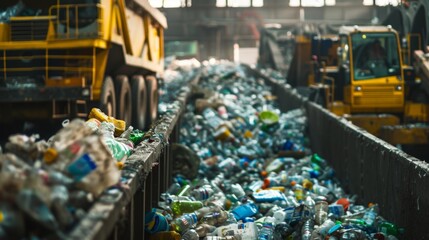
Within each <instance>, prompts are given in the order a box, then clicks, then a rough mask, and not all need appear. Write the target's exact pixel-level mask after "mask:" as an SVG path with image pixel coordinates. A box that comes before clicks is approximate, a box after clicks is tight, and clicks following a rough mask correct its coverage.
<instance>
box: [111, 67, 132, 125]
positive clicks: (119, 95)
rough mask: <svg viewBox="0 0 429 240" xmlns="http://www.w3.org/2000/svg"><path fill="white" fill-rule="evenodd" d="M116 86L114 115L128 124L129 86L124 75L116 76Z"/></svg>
mask: <svg viewBox="0 0 429 240" xmlns="http://www.w3.org/2000/svg"><path fill="white" fill-rule="evenodd" d="M115 87H116V113H117V114H116V115H117V118H118V119H120V120H124V121H125V122H126V123H127V124H128V125H129V124H130V123H131V117H132V116H131V108H132V106H131V88H130V84H129V83H128V78H127V77H126V76H122V75H120V76H117V77H116V80H115Z"/></svg>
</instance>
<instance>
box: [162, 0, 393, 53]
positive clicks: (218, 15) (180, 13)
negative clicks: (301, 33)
mask: <svg viewBox="0 0 429 240" xmlns="http://www.w3.org/2000/svg"><path fill="white" fill-rule="evenodd" d="M215 2H216V1H214V0H193V1H192V6H191V7H185V8H161V9H160V10H161V11H162V12H163V13H164V14H165V15H166V16H167V20H168V25H169V27H168V30H167V31H166V33H165V40H166V41H167V42H168V41H175V40H192V41H197V42H198V45H199V47H198V52H199V59H200V60H203V59H208V58H209V57H216V58H226V59H233V45H234V43H238V44H239V46H240V47H257V46H258V40H259V32H258V29H259V28H260V27H261V26H263V25H264V24H267V23H280V24H283V25H298V24H302V23H303V22H304V21H305V22H306V23H318V24H320V23H323V24H327V25H334V26H339V25H347V24H353V25H354V24H360V25H362V24H370V23H371V20H372V19H373V18H374V17H375V16H377V17H378V19H380V22H381V21H382V20H383V19H384V18H385V16H387V14H388V13H389V12H390V11H391V7H373V6H363V5H362V1H361V0H359V1H356V0H354V1H351V0H348V1H344V0H343V1H341V0H337V5H336V6H325V7H307V8H303V9H300V8H299V7H289V6H288V4H289V1H288V0H265V1H264V2H265V3H264V7H251V8H232V7H222V8H218V7H216V6H215Z"/></svg>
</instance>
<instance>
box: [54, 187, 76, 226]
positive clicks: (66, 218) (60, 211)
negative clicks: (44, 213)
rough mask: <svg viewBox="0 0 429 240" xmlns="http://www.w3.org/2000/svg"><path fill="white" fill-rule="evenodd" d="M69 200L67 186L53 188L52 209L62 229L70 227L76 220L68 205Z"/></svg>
mask: <svg viewBox="0 0 429 240" xmlns="http://www.w3.org/2000/svg"><path fill="white" fill-rule="evenodd" d="M68 199H69V194H68V190H67V188H66V187H65V186H63V185H56V186H53V187H52V188H51V209H52V211H53V213H54V215H55V217H56V219H57V221H58V223H59V224H60V225H61V226H62V227H67V226H70V225H71V224H72V223H73V220H74V219H73V216H72V214H71V213H70V211H69V210H68V208H67V205H66V204H67V201H68Z"/></svg>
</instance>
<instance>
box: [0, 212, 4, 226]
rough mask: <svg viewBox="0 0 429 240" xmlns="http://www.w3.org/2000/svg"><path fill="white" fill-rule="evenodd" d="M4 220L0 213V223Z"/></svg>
mask: <svg viewBox="0 0 429 240" xmlns="http://www.w3.org/2000/svg"><path fill="white" fill-rule="evenodd" d="M3 220H4V214H3V212H2V211H0V223H2V222H3Z"/></svg>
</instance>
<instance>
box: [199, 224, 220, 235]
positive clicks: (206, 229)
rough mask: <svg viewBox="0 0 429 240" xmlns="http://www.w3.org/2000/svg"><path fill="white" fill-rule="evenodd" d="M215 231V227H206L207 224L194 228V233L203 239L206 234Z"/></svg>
mask: <svg viewBox="0 0 429 240" xmlns="http://www.w3.org/2000/svg"><path fill="white" fill-rule="evenodd" d="M215 230H216V227H214V226H211V225H208V224H205V223H203V224H200V225H198V226H197V227H196V228H195V231H197V233H198V236H199V237H205V236H207V234H208V233H212V232H213V231H215Z"/></svg>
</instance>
